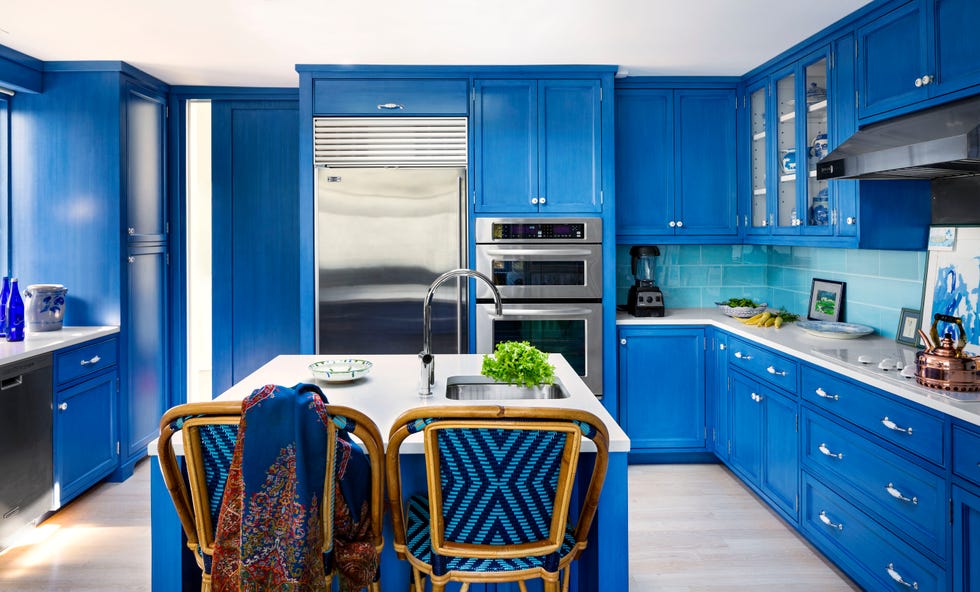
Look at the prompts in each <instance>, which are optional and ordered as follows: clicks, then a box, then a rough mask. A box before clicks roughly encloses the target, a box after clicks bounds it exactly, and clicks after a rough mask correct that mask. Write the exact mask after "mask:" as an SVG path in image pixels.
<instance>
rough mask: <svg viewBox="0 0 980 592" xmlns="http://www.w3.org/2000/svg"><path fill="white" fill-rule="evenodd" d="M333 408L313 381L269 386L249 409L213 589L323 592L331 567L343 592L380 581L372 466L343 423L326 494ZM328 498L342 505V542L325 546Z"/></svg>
mask: <svg viewBox="0 0 980 592" xmlns="http://www.w3.org/2000/svg"><path fill="white" fill-rule="evenodd" d="M326 405H327V402H326V398H325V397H324V396H323V393H322V392H321V391H320V389H319V387H317V386H316V385H312V384H298V385H296V386H295V387H293V388H287V387H282V386H275V385H267V386H265V387H263V388H261V389H258V390H256V391H254V392H253V393H252V394H251V395H249V396H248V397H247V398H246V399H245V400H244V401H243V402H242V418H241V422H240V424H239V429H238V441H237V442H236V445H235V451H234V456H233V458H232V465H231V468H230V470H229V474H228V482H227V484H226V486H225V494H224V499H223V500H222V506H221V512H220V514H219V517H218V525H217V529H216V532H215V550H214V563H213V567H212V581H211V585H212V589H213V590H214V592H230V591H233V592H239V591H246V590H255V591H258V590H262V591H268V590H277V591H283V592H285V591H291V592H292V591H295V592H307V591H308V592H324V591H325V590H326V589H327V586H326V580H325V578H324V574H325V573H327V572H329V571H330V568H331V564H332V565H333V566H336V567H337V571H338V575H339V576H340V578H339V579H340V584H341V589H342V590H359V589H361V588H364V587H365V586H367V585H368V584H370V583H371V582H372V581H374V579H375V578H376V576H377V572H378V556H377V552H376V551H375V548H374V545H373V544H372V542H371V538H370V533H371V525H370V520H371V512H370V510H371V508H370V505H369V500H370V487H371V471H370V463H369V461H368V459H367V458H366V455H365V454H364V453H363V451H361V449H360V448H359V447H358V446H356V445H355V444H353V443H352V442H351V439H350V436H349V434H348V433H347V430H345V429H343V428H344V427H345V425H343V424H344V418H336V424H337V425H338V428H339V429H338V430H337V438H336V461H337V462H336V476H337V478H336V487H335V489H334V491H332V492H324V490H323V486H324V478H325V476H326V463H325V461H324V459H325V458H326V455H327V451H328V441H327V434H328V432H327V429H326V427H327V426H328V422H330V421H334V418H331V417H330V416H329V415H328V414H327V410H326ZM328 495H332V496H333V498H334V499H333V505H334V511H333V516H334V540H333V541H324V540H323V524H322V512H323V507H324V504H326V505H327V506H328V507H329V505H330V504H331V501H332V500H331V499H330V498H329V497H326V496H328ZM324 498H326V499H324ZM331 551H332V552H331Z"/></svg>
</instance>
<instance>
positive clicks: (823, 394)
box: [817, 386, 840, 401]
mask: <svg viewBox="0 0 980 592" xmlns="http://www.w3.org/2000/svg"><path fill="white" fill-rule="evenodd" d="M817 396H818V397H823V398H824V399H833V400H835V401H837V400H838V399H840V396H839V395H828V394H827V391H825V390H823V389H822V388H820V387H819V386H818V387H817Z"/></svg>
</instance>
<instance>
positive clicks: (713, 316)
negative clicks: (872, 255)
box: [616, 308, 980, 425]
mask: <svg viewBox="0 0 980 592" xmlns="http://www.w3.org/2000/svg"><path fill="white" fill-rule="evenodd" d="M616 324H617V325H618V326H621V327H624V326H629V325H654V326H669V325H711V326H714V327H718V328H721V329H724V330H726V331H728V332H729V333H732V334H734V335H738V336H739V337H744V338H746V339H749V340H751V341H754V342H756V343H759V344H761V345H765V346H767V347H770V348H772V349H774V350H776V351H780V352H783V353H786V354H789V355H791V356H794V357H796V358H799V359H801V360H805V361H807V362H810V363H812V364H814V365H816V366H819V367H821V368H826V369H827V370H831V371H833V372H837V373H839V374H842V375H844V376H847V377H849V378H853V379H855V380H857V381H859V382H863V383H864V384H867V385H870V386H873V387H875V388H878V389H881V390H883V391H886V392H889V393H892V394H894V395H897V396H899V397H902V398H903V399H907V400H909V401H912V402H915V403H918V404H919V405H922V406H924V407H929V408H930V409H935V410H936V411H941V412H943V413H946V414H948V415H950V416H952V417H958V418H959V419H962V420H964V421H967V422H970V423H972V424H974V425H980V401H956V400H954V399H951V398H949V397H945V396H943V395H941V394H939V391H936V390H934V389H930V388H926V387H924V386H921V385H919V384H918V383H916V382H915V380H914V379H911V380H904V379H903V380H902V381H901V382H900V381H898V380H891V379H888V378H884V377H882V376H880V375H878V374H877V373H876V372H873V371H871V370H868V369H864V368H862V367H860V366H852V365H849V364H845V363H841V362H836V361H834V360H833V359H831V358H828V357H826V356H824V355H821V354H820V353H819V351H820V350H830V349H837V350H841V351H843V350H846V352H845V353H846V356H847V357H848V358H849V359H853V360H856V359H857V356H858V355H860V354H862V353H865V352H867V353H871V352H875V351H880V350H894V351H900V350H908V351H906V352H904V353H906V354H907V355H908V356H913V354H914V352H915V348H912V347H908V346H903V345H899V344H897V343H895V340H894V339H891V338H887V337H882V336H880V335H867V336H865V337H860V338H858V339H828V338H825V337H817V336H815V335H810V334H809V333H805V332H804V331H802V330H801V329H799V328H798V327H796V324H795V323H787V324H784V325H783V326H782V327H781V328H779V329H775V328H773V327H767V328H759V327H750V326H746V325H743V324H742V323H740V322H738V321H736V320H735V319H732V318H730V317H727V316H725V315H724V314H722V313H721V311H720V310H718V309H713V308H712V309H703V308H687V309H684V308H682V309H673V310H668V311H667V313H666V315H665V316H664V317H642V318H637V317H633V316H631V315H629V314H628V313H625V312H619V313H617V315H616ZM911 359H914V357H912V358H911Z"/></svg>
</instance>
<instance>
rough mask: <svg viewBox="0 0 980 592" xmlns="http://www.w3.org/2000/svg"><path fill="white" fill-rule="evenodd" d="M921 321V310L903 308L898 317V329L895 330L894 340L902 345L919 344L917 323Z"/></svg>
mask: <svg viewBox="0 0 980 592" xmlns="http://www.w3.org/2000/svg"><path fill="white" fill-rule="evenodd" d="M921 322H922V311H920V310H915V309H912V308H903V309H902V314H901V315H900V316H899V317H898V329H897V330H896V331H895V341H897V342H898V343H901V344H902V345H911V346H913V347H914V346H916V345H919V324H920V323H921Z"/></svg>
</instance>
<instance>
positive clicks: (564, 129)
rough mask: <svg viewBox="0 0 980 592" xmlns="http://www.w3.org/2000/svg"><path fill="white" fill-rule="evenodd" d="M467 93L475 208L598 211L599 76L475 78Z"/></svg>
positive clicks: (516, 211) (482, 210) (489, 210)
mask: <svg viewBox="0 0 980 592" xmlns="http://www.w3.org/2000/svg"><path fill="white" fill-rule="evenodd" d="M473 100H474V110H473V169H474V170H473V203H474V210H475V211H476V212H478V213H481V214H489V213H498V214H504V213H506V214H549V213H554V214H568V213H578V214H590V213H599V212H601V211H602V199H603V196H602V158H603V154H602V137H603V136H602V134H603V129H604V128H603V122H602V119H603V110H602V81H601V80H600V79H598V78H582V79H561V80H559V79H555V80H528V79H477V80H476V81H475V82H474V98H473Z"/></svg>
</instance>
